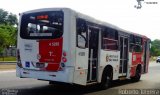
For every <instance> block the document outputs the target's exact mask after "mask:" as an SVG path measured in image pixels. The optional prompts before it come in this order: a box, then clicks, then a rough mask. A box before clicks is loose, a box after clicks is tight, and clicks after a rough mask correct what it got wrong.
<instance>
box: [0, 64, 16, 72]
mask: <svg viewBox="0 0 160 95" xmlns="http://www.w3.org/2000/svg"><path fill="white" fill-rule="evenodd" d="M15 69H16V64H0V71H5V70H15Z"/></svg>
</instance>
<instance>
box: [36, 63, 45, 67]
mask: <svg viewBox="0 0 160 95" xmlns="http://www.w3.org/2000/svg"><path fill="white" fill-rule="evenodd" d="M36 67H37V68H44V67H45V64H44V63H36Z"/></svg>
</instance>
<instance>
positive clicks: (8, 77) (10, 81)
mask: <svg viewBox="0 0 160 95" xmlns="http://www.w3.org/2000/svg"><path fill="white" fill-rule="evenodd" d="M0 89H1V90H0V95H2V94H4V95H6V94H5V93H4V92H9V93H12V95H117V94H118V95H122V93H121V92H120V91H122V90H124V89H144V90H146V89H151V90H154V89H160V63H155V62H151V63H150V66H149V73H147V74H145V75H142V77H141V80H140V81H139V82H135V83H133V82H131V81H130V80H125V81H121V82H119V81H114V82H113V85H112V87H111V88H110V89H107V90H100V89H99V88H98V86H96V85H95V86H87V87H81V86H75V85H74V86H73V85H63V86H60V85H58V86H54V85H49V84H48V82H47V81H39V80H35V79H28V78H22V79H20V78H17V77H16V76H15V71H9V72H8V71H6V72H5V71H3V72H0ZM158 91H159V92H157V93H158V94H157V93H156V94H155V95H160V90H158ZM2 92H3V93H2ZM13 93H14V94H13ZM8 95H9V94H8ZM143 95H144V94H143ZM148 95H153V93H152V94H148Z"/></svg>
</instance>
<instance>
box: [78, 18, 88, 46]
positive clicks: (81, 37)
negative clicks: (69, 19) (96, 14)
mask: <svg viewBox="0 0 160 95" xmlns="http://www.w3.org/2000/svg"><path fill="white" fill-rule="evenodd" d="M76 31H77V33H76V34H77V35H76V42H77V47H79V48H86V47H87V26H86V21H85V20H83V19H80V18H78V19H77V20H76Z"/></svg>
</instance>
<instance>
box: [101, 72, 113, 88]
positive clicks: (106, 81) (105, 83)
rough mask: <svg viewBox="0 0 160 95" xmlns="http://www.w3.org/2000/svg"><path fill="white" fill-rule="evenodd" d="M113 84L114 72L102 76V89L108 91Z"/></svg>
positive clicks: (104, 73)
mask: <svg viewBox="0 0 160 95" xmlns="http://www.w3.org/2000/svg"><path fill="white" fill-rule="evenodd" d="M111 82H112V72H109V71H108V72H107V71H104V72H103V75H102V81H101V84H100V86H101V89H108V88H109V87H110V86H111Z"/></svg>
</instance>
